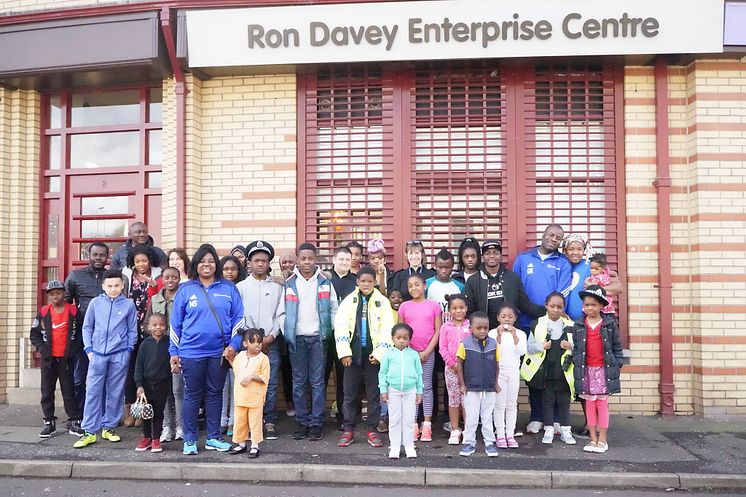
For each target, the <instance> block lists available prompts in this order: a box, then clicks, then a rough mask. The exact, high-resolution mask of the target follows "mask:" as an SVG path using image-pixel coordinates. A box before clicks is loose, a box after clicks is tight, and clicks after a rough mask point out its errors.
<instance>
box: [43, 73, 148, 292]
mask: <svg viewBox="0 0 746 497" xmlns="http://www.w3.org/2000/svg"><path fill="white" fill-rule="evenodd" d="M161 100H162V92H161V89H160V88H147V87H138V88H127V89H117V90H97V91H86V92H79V93H77V92H63V93H55V94H49V95H45V97H44V100H43V104H42V105H43V124H44V131H43V134H44V139H43V140H42V175H43V178H44V181H43V185H44V188H42V190H43V191H42V199H43V206H44V209H43V216H44V221H43V222H42V232H41V238H42V240H43V243H42V247H43V249H42V252H43V253H42V268H41V269H42V271H41V279H42V281H41V282H40V283H46V282H47V281H48V280H49V279H50V278H59V279H63V278H64V277H65V275H66V274H67V273H68V272H69V271H70V270H72V269H74V268H75V267H76V266H81V265H85V264H86V261H87V259H88V245H89V244H90V243H91V242H93V241H103V242H106V243H107V244H108V245H109V247H110V249H111V253H112V254H113V252H114V251H115V250H116V249H117V248H118V247H120V246H121V245H122V243H123V242H124V241H125V240H126V239H127V231H128V227H129V225H130V224H131V223H132V222H133V221H135V220H143V221H145V222H146V223H148V225H149V229H150V232H151V234H153V235H155V236H156V237H157V236H158V232H159V230H160V195H161V190H160V187H161V185H160V174H161V122H160V120H161V115H162V109H161V106H162V102H161Z"/></svg>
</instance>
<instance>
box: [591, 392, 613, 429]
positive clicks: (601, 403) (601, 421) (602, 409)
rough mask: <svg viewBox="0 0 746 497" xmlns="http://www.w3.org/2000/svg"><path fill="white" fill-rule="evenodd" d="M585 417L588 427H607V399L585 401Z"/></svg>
mask: <svg viewBox="0 0 746 497" xmlns="http://www.w3.org/2000/svg"><path fill="white" fill-rule="evenodd" d="M585 415H586V417H587V418H588V426H589V427H592V426H599V427H601V428H604V429H606V428H608V427H609V399H598V400H588V399H586V400H585Z"/></svg>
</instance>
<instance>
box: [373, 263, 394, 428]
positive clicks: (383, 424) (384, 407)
mask: <svg viewBox="0 0 746 497" xmlns="http://www.w3.org/2000/svg"><path fill="white" fill-rule="evenodd" d="M371 259H372V257H371ZM374 269H375V268H374ZM377 274H378V272H376V275H377ZM376 281H378V279H376ZM392 281H393V278H392ZM388 286H391V285H388ZM376 288H378V286H376ZM379 290H380V288H379ZM401 303H402V298H401V292H400V291H399V290H397V289H395V288H389V304H391V314H392V315H393V317H394V322H395V323H396V322H398V321H399V307H400V306H401ZM376 430H378V433H386V432H388V431H389V405H388V404H387V403H386V402H383V403H381V421H379V422H378V427H377V428H376Z"/></svg>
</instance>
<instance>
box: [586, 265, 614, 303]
mask: <svg viewBox="0 0 746 497" xmlns="http://www.w3.org/2000/svg"><path fill="white" fill-rule="evenodd" d="M590 262H591V275H590V276H588V277H587V278H586V279H585V286H586V287H588V285H598V286H600V287H602V288H603V289H604V291H606V287H607V286H609V285H610V284H611V275H610V274H609V268H608V267H607V266H608V264H607V260H606V254H600V253H599V254H593V255H592V256H591V259H590ZM606 300H608V301H609V304H608V305H606V306H604V308H603V309H601V312H603V313H604V314H614V312H615V311H614V306H613V305H612V302H613V298H612V297H611V295H608V294H607V295H606Z"/></svg>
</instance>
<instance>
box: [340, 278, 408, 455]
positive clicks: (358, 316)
mask: <svg viewBox="0 0 746 497" xmlns="http://www.w3.org/2000/svg"><path fill="white" fill-rule="evenodd" d="M375 285H376V272H375V271H374V270H373V268H371V267H364V268H362V269H360V271H359V272H358V273H357V288H356V289H355V291H353V292H352V293H351V294H350V295H348V296H347V297H346V298H345V299H344V300H343V301H342V303H341V304H340V306H339V310H338V311H337V316H336V318H335V319H334V338H335V343H336V353H337V356H338V357H339V360H340V362H341V363H342V366H344V368H345V373H344V376H343V378H344V380H343V381H344V404H343V405H342V412H343V414H344V422H343V433H342V437H341V438H340V439H339V442H338V443H337V445H338V446H339V447H347V446H349V445H350V444H351V443H352V442H353V441H354V432H353V428H354V426H355V415H356V414H357V403H358V393H359V391H360V389H361V387H363V385H364V386H365V395H366V397H367V399H368V417H367V419H366V424H367V426H368V435H367V438H368V443H369V444H370V445H371V446H372V447H382V446H383V442H382V441H381V437H380V436H379V435H378V433H377V432H376V428H377V425H378V422H379V417H380V414H381V404H380V402H379V398H378V396H379V393H378V370H379V364H380V361H381V360H382V359H383V356H384V354H385V353H386V350H387V349H388V348H389V347H390V346H391V332H390V331H389V330H391V328H392V327H393V326H394V318H393V316H392V314H391V307H390V305H389V301H388V300H387V299H386V297H384V296H383V295H381V292H379V291H378V290H377V289H376V288H375Z"/></svg>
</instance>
